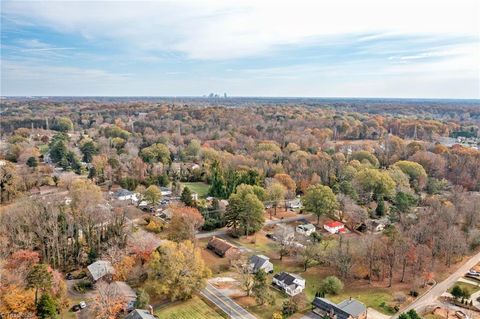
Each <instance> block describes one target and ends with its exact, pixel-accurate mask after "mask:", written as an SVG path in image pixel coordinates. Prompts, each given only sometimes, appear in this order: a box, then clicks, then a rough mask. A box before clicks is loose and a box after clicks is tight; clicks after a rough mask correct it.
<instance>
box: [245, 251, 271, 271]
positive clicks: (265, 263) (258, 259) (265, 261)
mask: <svg viewBox="0 0 480 319" xmlns="http://www.w3.org/2000/svg"><path fill="white" fill-rule="evenodd" d="M248 267H249V270H250V272H252V273H256V272H257V271H259V270H260V269H262V270H263V271H265V272H266V273H267V274H268V273H271V272H273V264H272V263H271V262H270V258H268V257H267V256H264V255H254V256H252V257H251V258H250V264H249V265H248Z"/></svg>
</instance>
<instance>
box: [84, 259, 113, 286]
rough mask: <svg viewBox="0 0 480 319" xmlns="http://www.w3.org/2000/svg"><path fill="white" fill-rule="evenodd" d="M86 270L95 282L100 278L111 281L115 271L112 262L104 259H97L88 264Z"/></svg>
mask: <svg viewBox="0 0 480 319" xmlns="http://www.w3.org/2000/svg"><path fill="white" fill-rule="evenodd" d="M87 270H88V273H89V275H90V278H91V279H92V280H93V282H97V281H98V280H100V279H103V280H106V281H111V280H112V276H113V274H114V273H115V269H114V268H113V267H112V264H111V263H110V262H109V261H106V260H97V261H96V262H94V263H93V264H91V265H88V266H87Z"/></svg>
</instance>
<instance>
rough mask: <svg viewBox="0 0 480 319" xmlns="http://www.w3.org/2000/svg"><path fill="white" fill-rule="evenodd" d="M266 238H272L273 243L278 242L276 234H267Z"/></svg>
mask: <svg viewBox="0 0 480 319" xmlns="http://www.w3.org/2000/svg"><path fill="white" fill-rule="evenodd" d="M265 236H267V238H270V239H271V240H273V241H277V237H275V235H274V234H270V233H268V234H266V235H265Z"/></svg>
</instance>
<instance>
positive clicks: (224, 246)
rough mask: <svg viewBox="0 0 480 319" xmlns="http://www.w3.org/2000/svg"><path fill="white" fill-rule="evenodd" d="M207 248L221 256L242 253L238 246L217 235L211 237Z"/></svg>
mask: <svg viewBox="0 0 480 319" xmlns="http://www.w3.org/2000/svg"><path fill="white" fill-rule="evenodd" d="M207 248H208V249H210V250H211V251H213V252H214V253H215V254H217V255H218V256H220V257H231V256H234V255H236V254H239V253H240V249H238V248H237V247H236V246H234V245H233V244H230V243H229V242H228V241H226V240H223V239H221V238H218V237H215V236H214V237H212V239H210V241H209V242H208V244H207Z"/></svg>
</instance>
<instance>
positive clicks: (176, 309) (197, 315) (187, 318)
mask: <svg viewBox="0 0 480 319" xmlns="http://www.w3.org/2000/svg"><path fill="white" fill-rule="evenodd" d="M155 314H156V315H157V316H158V317H159V318H160V319H223V318H224V317H222V315H220V313H218V312H217V311H216V310H215V309H213V308H212V307H210V306H209V305H208V304H207V303H206V302H205V301H203V300H202V299H201V298H200V297H198V296H193V298H192V299H190V300H188V301H185V302H181V303H178V304H175V305H172V306H168V307H166V308H161V309H158V310H156V311H155Z"/></svg>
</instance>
